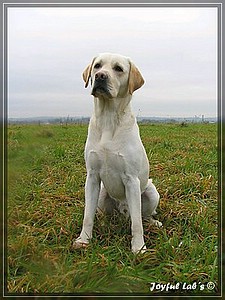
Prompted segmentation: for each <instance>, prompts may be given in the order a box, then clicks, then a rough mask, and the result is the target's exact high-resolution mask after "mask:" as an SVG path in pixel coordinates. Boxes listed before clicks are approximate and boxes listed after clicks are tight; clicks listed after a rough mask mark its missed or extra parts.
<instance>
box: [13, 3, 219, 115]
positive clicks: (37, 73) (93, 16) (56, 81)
mask: <svg viewBox="0 0 225 300" xmlns="http://www.w3.org/2000/svg"><path fill="white" fill-rule="evenodd" d="M8 13H9V14H8V16H9V18H8V55H9V81H8V83H9V84H8V88H9V89H8V90H9V97H8V98H9V103H8V115H9V117H31V116H62V117H66V116H68V115H69V116H71V117H72V116H90V115H91V112H92V108H93V97H92V96H91V95H90V87H89V88H87V89H85V88H84V82H83V80H82V76H81V74H82V72H83V70H84V69H85V67H86V66H87V65H88V64H89V63H90V62H91V60H92V58H93V57H94V56H95V55H96V54H98V53H102V52H115V53H120V54H122V55H125V56H129V57H130V58H131V59H132V60H133V61H134V63H135V64H136V65H137V66H138V68H139V69H140V71H141V73H142V75H143V77H144V78H145V85H144V86H143V87H142V88H141V89H139V90H137V91H136V92H135V93H134V95H133V99H132V106H133V111H134V113H135V115H138V114H139V115H141V116H170V117H171V116H181V117H188V116H195V115H197V116H200V115H202V114H204V115H205V116H206V117H215V116H216V111H217V9H216V8H204V7H201V8H194V7H193V8H185V7H181V8H172V7H168V8H163V7H162V8H154V7H147V8H146V7H145V8H128V7H126V8H119V7H118V8H90V7H88V8H79V7H69V8H60V7H55V8H53V7H52V8H51V7H50V8H47V7H46V8H8Z"/></svg>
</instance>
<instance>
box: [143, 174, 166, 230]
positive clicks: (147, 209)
mask: <svg viewBox="0 0 225 300" xmlns="http://www.w3.org/2000/svg"><path fill="white" fill-rule="evenodd" d="M158 204H159V193H158V191H157V189H156V187H155V186H154V184H153V183H152V179H149V180H148V185H147V187H146V189H145V191H144V192H143V193H142V195H141V209H142V217H143V218H144V219H146V220H148V221H149V222H150V224H154V225H156V226H158V227H161V226H162V223H161V222H159V221H157V220H156V219H154V218H153V217H152V216H153V215H156V214H157V213H156V208H157V206H158Z"/></svg>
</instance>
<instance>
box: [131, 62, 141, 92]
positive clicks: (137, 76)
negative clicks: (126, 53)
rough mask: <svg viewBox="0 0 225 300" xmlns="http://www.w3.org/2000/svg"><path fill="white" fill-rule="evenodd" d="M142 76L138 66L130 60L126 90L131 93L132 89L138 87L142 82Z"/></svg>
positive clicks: (134, 89)
mask: <svg viewBox="0 0 225 300" xmlns="http://www.w3.org/2000/svg"><path fill="white" fill-rule="evenodd" d="M144 82H145V81H144V78H143V77H142V75H141V73H140V71H139V70H138V68H137V67H136V66H135V65H134V64H133V63H132V62H131V63H130V75H129V82H128V90H129V93H130V94H131V95H132V94H133V92H134V91H136V90H137V89H139V88H140V87H141V86H142V85H143V84H144Z"/></svg>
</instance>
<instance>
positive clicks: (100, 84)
mask: <svg viewBox="0 0 225 300" xmlns="http://www.w3.org/2000/svg"><path fill="white" fill-rule="evenodd" d="M91 94H92V95H93V96H95V97H99V96H104V95H107V96H108V97H111V94H110V92H109V89H108V75H107V74H106V73H105V72H98V73H96V74H95V78H94V84H93V88H92V92H91Z"/></svg>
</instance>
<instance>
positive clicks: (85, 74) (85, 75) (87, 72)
mask: <svg viewBox="0 0 225 300" xmlns="http://www.w3.org/2000/svg"><path fill="white" fill-rule="evenodd" d="M94 60H95V58H93V60H92V63H91V64H90V65H88V66H87V67H86V69H85V70H84V72H83V74H82V75H83V79H84V82H85V87H87V86H88V83H89V79H90V77H91V69H92V66H93V63H94Z"/></svg>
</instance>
